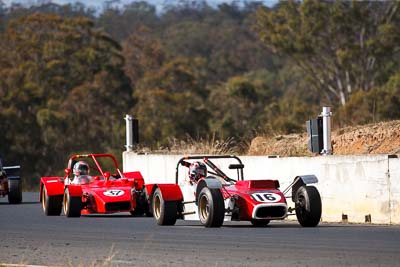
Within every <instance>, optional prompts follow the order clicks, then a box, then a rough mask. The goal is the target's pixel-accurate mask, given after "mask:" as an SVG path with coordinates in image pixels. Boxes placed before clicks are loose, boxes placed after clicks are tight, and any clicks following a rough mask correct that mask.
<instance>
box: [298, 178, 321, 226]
mask: <svg viewBox="0 0 400 267" xmlns="http://www.w3.org/2000/svg"><path fill="white" fill-rule="evenodd" d="M295 209H296V217H297V220H298V221H299V223H300V225H301V226H303V227H315V226H317V225H318V224H319V221H320V220H321V213H322V202H321V196H320V194H319V192H318V190H317V188H315V187H314V186H305V185H303V186H301V187H299V189H298V190H297V192H296V196H295Z"/></svg>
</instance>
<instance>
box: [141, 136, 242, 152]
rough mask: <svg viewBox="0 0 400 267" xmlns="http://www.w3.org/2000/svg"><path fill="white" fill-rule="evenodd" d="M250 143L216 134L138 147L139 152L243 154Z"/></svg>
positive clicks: (173, 139) (172, 139)
mask: <svg viewBox="0 0 400 267" xmlns="http://www.w3.org/2000/svg"><path fill="white" fill-rule="evenodd" d="M248 147H249V144H248V143H246V142H244V141H237V140H236V139H235V138H233V137H230V138H227V139H218V138H216V136H215V135H211V136H209V137H207V138H196V139H195V138H192V137H190V136H187V137H186V138H185V139H176V138H170V139H169V140H168V144H167V145H165V146H160V147H158V148H156V149H151V148H148V147H138V148H137V152H138V153H156V154H208V155H226V154H243V153H245V152H246V151H247V149H248Z"/></svg>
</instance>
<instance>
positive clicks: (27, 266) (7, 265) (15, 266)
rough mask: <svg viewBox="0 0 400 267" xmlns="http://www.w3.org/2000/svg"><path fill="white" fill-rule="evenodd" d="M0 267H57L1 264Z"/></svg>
mask: <svg viewBox="0 0 400 267" xmlns="http://www.w3.org/2000/svg"><path fill="white" fill-rule="evenodd" d="M0 266H4V267H56V266H49V265H31V264H10V263H0Z"/></svg>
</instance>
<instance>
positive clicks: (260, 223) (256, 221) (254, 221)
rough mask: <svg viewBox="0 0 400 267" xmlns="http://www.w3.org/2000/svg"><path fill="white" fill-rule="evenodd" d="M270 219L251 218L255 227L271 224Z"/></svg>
mask: <svg viewBox="0 0 400 267" xmlns="http://www.w3.org/2000/svg"><path fill="white" fill-rule="evenodd" d="M269 222H270V220H251V224H252V225H253V226H254V227H265V226H267V225H268V224H269Z"/></svg>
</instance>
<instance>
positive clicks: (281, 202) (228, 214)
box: [145, 155, 322, 227]
mask: <svg viewBox="0 0 400 267" xmlns="http://www.w3.org/2000/svg"><path fill="white" fill-rule="evenodd" d="M217 160H222V161H224V163H221V164H225V165H227V161H235V162H234V163H233V164H232V163H231V164H229V166H228V170H227V171H226V172H228V171H229V172H230V173H231V174H232V173H233V174H235V173H236V174H235V176H237V178H236V179H233V178H231V177H229V176H228V175H227V174H225V173H224V172H223V171H222V170H221V169H220V168H219V167H217V165H216V164H214V162H213V161H217ZM180 166H185V167H187V168H188V169H189V171H188V174H189V179H184V180H182V179H180V177H179V173H182V171H180V170H179V167H180ZM243 168H244V165H243V164H242V161H241V160H240V159H239V158H238V157H236V156H230V155H228V156H189V157H184V158H182V159H180V160H179V162H178V164H177V167H176V181H175V184H147V185H145V187H146V192H147V197H148V199H149V202H150V207H151V211H152V213H153V215H154V218H155V219H156V221H157V223H158V224H159V225H174V224H175V222H176V220H177V219H184V220H193V219H197V220H200V221H201V223H202V224H203V225H204V226H206V227H220V226H221V225H222V224H223V222H224V220H231V221H250V222H251V223H252V224H253V225H255V226H265V225H267V224H268V223H269V222H270V221H271V220H283V219H285V218H287V217H288V216H289V215H294V214H296V216H297V220H298V221H299V223H300V224H301V225H302V226H304V227H314V226H317V225H318V224H319V221H320V218H321V210H322V204H321V197H320V194H319V192H318V190H317V188H316V187H314V186H309V185H308V184H311V183H317V182H318V179H317V177H316V176H315V175H303V176H297V177H295V178H294V180H293V182H292V183H291V184H290V185H289V186H288V187H287V188H286V189H285V190H283V191H281V190H279V187H280V185H279V181H277V180H245V179H244V177H243ZM287 198H291V199H292V200H293V202H294V207H288V202H287V201H286V199H287Z"/></svg>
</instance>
